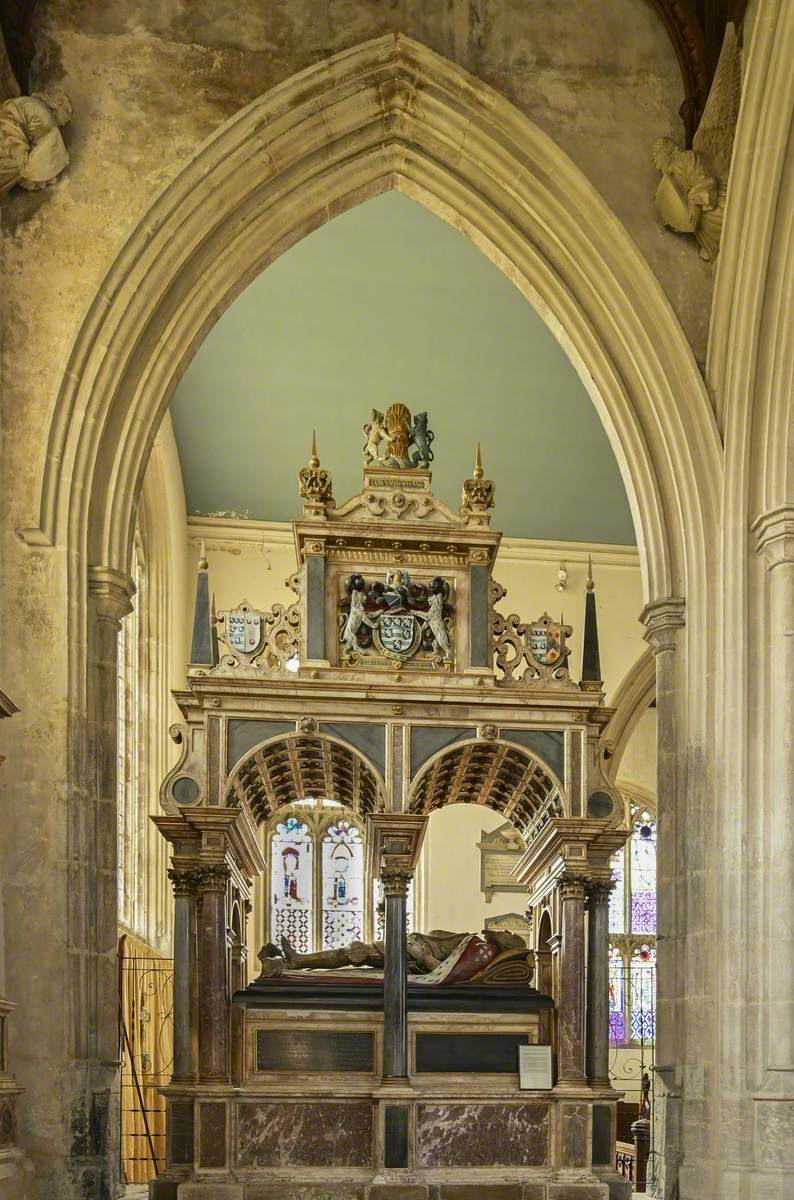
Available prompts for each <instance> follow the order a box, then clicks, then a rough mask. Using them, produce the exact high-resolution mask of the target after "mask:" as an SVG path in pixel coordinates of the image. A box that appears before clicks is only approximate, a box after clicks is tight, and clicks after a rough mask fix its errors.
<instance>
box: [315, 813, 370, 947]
mask: <svg viewBox="0 0 794 1200" xmlns="http://www.w3.org/2000/svg"><path fill="white" fill-rule="evenodd" d="M322 879H323V914H322V916H323V921H322V943H323V949H333V948H334V947H336V946H344V945H346V943H347V942H351V941H354V940H361V939H362V938H363V936H364V843H363V841H362V837H361V830H360V829H357V828H356V826H355V825H351V824H350V823H349V822H348V821H344V820H342V821H337V823H336V824H335V825H331V826H330V827H329V828H328V830H327V832H326V834H325V837H324V838H323V842H322Z"/></svg>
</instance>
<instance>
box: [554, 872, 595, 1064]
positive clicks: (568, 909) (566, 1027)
mask: <svg viewBox="0 0 794 1200" xmlns="http://www.w3.org/2000/svg"><path fill="white" fill-rule="evenodd" d="M587 882H588V881H587V879H586V878H585V877H584V876H581V875H573V874H565V875H563V877H562V879H561V880H560V899H561V901H562V952H561V955H560V973H559V993H560V994H559V997H558V1001H557V1012H558V1021H557V1040H558V1078H557V1085H558V1086H560V1085H562V1086H564V1087H582V1086H584V1085H585V1083H586V1079H585V1070H584V1067H585V1061H584V1048H585V1041H584V1017H585V1007H584V1004H585V966H584V898H585V887H586V884H587Z"/></svg>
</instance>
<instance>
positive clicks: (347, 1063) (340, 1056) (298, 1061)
mask: <svg viewBox="0 0 794 1200" xmlns="http://www.w3.org/2000/svg"><path fill="white" fill-rule="evenodd" d="M374 1064H375V1040H374V1034H372V1033H358V1032H354V1031H352V1030H351V1031H347V1030H340V1029H311V1030H309V1029H296V1030H292V1029H257V1031H256V1069H257V1071H287V1072H289V1071H295V1072H300V1073H302V1074H307V1073H308V1074H313V1073H316V1074H323V1073H324V1072H326V1071H342V1072H350V1073H352V1074H372V1073H373V1071H374V1069H375V1065H374Z"/></svg>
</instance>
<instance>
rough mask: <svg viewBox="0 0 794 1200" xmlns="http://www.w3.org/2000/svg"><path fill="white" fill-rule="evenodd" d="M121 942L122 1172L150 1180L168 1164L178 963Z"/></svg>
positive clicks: (130, 942)
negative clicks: (166, 1091) (164, 1091)
mask: <svg viewBox="0 0 794 1200" xmlns="http://www.w3.org/2000/svg"><path fill="white" fill-rule="evenodd" d="M136 944H138V943H137V939H135V938H132V937H130V936H125V937H122V938H121V939H120V941H119V1044H120V1054H119V1058H120V1059H121V1172H122V1179H123V1180H124V1181H125V1182H126V1183H146V1182H148V1180H150V1179H153V1178H154V1177H155V1176H156V1175H157V1174H158V1173H159V1172H160V1171H161V1170H163V1168H164V1166H165V1099H164V1097H163V1096H161V1095H160V1093H159V1088H161V1087H163V1086H164V1085H165V1084H167V1083H168V1082H169V1081H170V1078H171V1066H172V1063H173V1057H174V1036H173V1035H174V1028H173V1021H174V1017H173V994H174V964H173V960H172V959H170V958H156V957H155V956H154V955H151V954H140V953H139V954H136V953H135V952H134V951H135V949H136Z"/></svg>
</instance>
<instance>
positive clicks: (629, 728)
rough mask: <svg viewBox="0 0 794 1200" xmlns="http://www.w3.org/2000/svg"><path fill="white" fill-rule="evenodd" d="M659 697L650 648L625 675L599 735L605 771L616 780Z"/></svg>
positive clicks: (608, 776) (654, 664)
mask: <svg viewBox="0 0 794 1200" xmlns="http://www.w3.org/2000/svg"><path fill="white" fill-rule="evenodd" d="M655 698H656V663H655V662H654V658H653V653H652V652H651V650H650V649H648V650H646V651H645V652H644V653H643V654H642V655H641V656H640V657H639V658H638V659H637V661H636V662H635V663H634V665H633V666H632V667H630V668H629V670H628V671H627V672H626V674H625V675H624V676H623V679H622V680H621V682H620V685H619V686H618V689H617V691H616V692H615V696H614V699H613V702H612V708H613V713H612V716H611V717H610V718H609V723H608V725H607V726H606V727H605V729H604V731H603V733H602V734H601V737H600V739H599V748H600V751H601V754H602V756H603V759H604V773H605V775H606V776H607V778H608V779H609V780H610V781H611V782H612V783H614V781H615V779H616V778H617V774H618V770H619V769H620V762H621V759H622V758H623V754H624V752H625V750H626V746H627V745H628V744H629V740H630V738H631V735H632V733H633V732H634V730H635V729H636V727H637V722H638V721H639V719H640V717H641V716H642V714H643V713H644V712H645V710H646V709H647V708H648V707H649V705H650V704H651V703H652V702H653V701H654V700H655Z"/></svg>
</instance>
